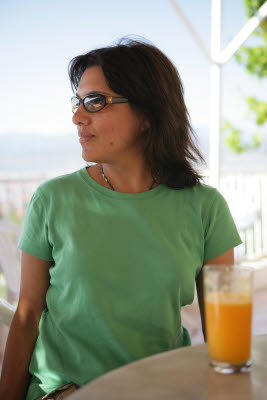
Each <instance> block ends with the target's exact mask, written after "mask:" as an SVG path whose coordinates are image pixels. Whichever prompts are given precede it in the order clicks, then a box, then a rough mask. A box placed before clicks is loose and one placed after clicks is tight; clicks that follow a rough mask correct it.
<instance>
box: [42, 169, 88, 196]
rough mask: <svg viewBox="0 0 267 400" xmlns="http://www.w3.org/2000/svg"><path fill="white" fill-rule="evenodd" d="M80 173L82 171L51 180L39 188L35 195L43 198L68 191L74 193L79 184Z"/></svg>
mask: <svg viewBox="0 0 267 400" xmlns="http://www.w3.org/2000/svg"><path fill="white" fill-rule="evenodd" d="M80 172H81V170H77V171H74V172H72V173H69V174H65V175H60V176H56V177H54V178H52V179H49V180H47V181H45V182H43V183H41V184H40V185H39V186H38V188H37V190H36V192H35V194H36V195H37V196H41V197H43V196H47V195H49V194H52V193H58V192H61V191H66V190H68V191H69V192H72V191H73V189H75V187H76V186H77V185H78V184H79V179H80V178H79V176H80Z"/></svg>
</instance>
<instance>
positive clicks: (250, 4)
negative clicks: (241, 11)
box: [245, 0, 265, 18]
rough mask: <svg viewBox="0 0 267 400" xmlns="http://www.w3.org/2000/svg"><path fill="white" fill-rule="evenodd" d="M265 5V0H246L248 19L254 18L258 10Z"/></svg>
mask: <svg viewBox="0 0 267 400" xmlns="http://www.w3.org/2000/svg"><path fill="white" fill-rule="evenodd" d="M264 3H265V0H245V6H246V15H247V17H248V18H251V17H253V15H255V14H256V12H257V11H258V9H259V8H260V7H261V6H262V5H263V4H264Z"/></svg>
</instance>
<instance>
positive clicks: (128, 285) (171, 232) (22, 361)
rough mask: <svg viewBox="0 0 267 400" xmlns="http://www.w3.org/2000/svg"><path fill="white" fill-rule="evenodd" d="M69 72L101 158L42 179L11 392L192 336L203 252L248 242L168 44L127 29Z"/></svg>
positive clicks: (86, 155) (90, 146) (38, 393)
mask: <svg viewBox="0 0 267 400" xmlns="http://www.w3.org/2000/svg"><path fill="white" fill-rule="evenodd" d="M69 75H70V80H71V84H72V87H73V89H74V90H75V96H74V97H73V98H72V110H73V113H74V114H73V123H74V124H75V125H77V129H78V136H79V140H80V143H81V146H82V156H83V159H84V160H86V161H88V162H89V161H90V162H92V163H94V165H93V166H91V167H87V168H82V169H80V170H79V171H76V172H74V173H72V174H68V175H64V176H61V177H57V178H55V179H52V180H49V181H47V182H45V183H43V184H42V185H40V186H39V188H38V189H37V190H36V192H35V193H34V195H33V197H32V199H31V202H30V205H29V206H28V209H27V214H26V217H25V221H24V227H23V232H22V235H21V238H20V242H19V248H20V249H21V250H22V275H21V290H20V299H19V304H18V307H17V311H16V314H15V316H14V319H13V322H12V325H11V328H10V333H9V337H8V342H7V348H6V354H5V359H4V366H3V376H2V383H1V385H2V393H3V392H4V390H5V393H8V395H9V397H8V398H9V399H10V400H11V399H13V398H14V399H18V398H21V399H22V398H24V397H23V396H25V395H26V394H27V396H26V400H33V399H36V398H52V397H51V396H52V394H51V396H50V395H47V397H45V396H46V394H48V393H50V392H52V393H54V395H57V393H59V391H60V390H61V391H64V390H65V393H66V395H67V394H68V393H69V391H72V390H75V389H77V388H78V387H80V386H83V385H84V384H86V383H87V382H89V381H91V380H92V379H94V378H96V377H98V376H100V375H102V374H104V373H105V372H107V371H109V370H111V369H113V368H116V367H119V366H122V365H124V364H127V363H130V362H132V361H134V360H137V359H140V358H143V357H147V356H150V355H152V354H155V353H159V352H161V351H166V350H171V349H174V348H177V347H181V346H186V345H190V343H191V341H190V336H189V333H188V331H187V330H186V328H184V327H183V326H182V325H181V318H180V310H181V307H182V306H183V305H185V304H190V303H191V302H192V301H193V298H194V285H195V281H196V283H197V289H198V298H199V305H200V310H201V314H202V316H203V293H202V266H203V264H204V263H206V264H208V263H216V264H222V263H233V261H234V251H233V248H234V247H235V246H237V245H238V244H240V243H241V240H240V237H239V235H238V232H237V230H236V227H235V224H234V222H233V219H232V216H231V214H230V212H229V209H228V206H227V204H226V202H225V200H224V198H223V197H222V195H221V194H220V193H219V192H218V191H217V190H216V189H214V188H212V187H210V186H207V185H205V184H202V183H200V181H201V176H200V175H199V173H198V172H197V171H196V170H195V167H194V164H196V163H197V162H201V161H203V158H202V156H201V154H200V152H199V150H198V149H197V147H196V146H195V145H194V142H193V140H192V134H193V132H192V128H191V126H190V122H189V118H188V112H187V109H186V106H185V103H184V99H183V89H182V84H181V81H180V77H179V74H178V72H177V70H176V69H175V67H174V66H173V64H172V63H171V62H170V60H169V59H168V58H167V57H166V56H165V55H164V54H163V53H162V52H161V51H160V50H159V49H157V48H156V47H154V46H153V45H151V44H148V43H145V42H141V41H133V40H127V39H126V40H124V39H122V40H121V41H120V42H119V43H118V44H117V45H115V46H111V47H107V48H102V49H96V50H93V51H90V52H89V53H87V54H84V55H81V56H78V57H75V58H74V59H73V60H72V61H71V63H70V68H69ZM202 320H203V318H202ZM202 322H204V321H202ZM203 332H204V337H205V326H204V324H203ZM14 348H15V349H16V352H15V353H13V352H12V350H13V349H14ZM14 364H16V365H19V370H17V373H16V377H15V378H13V377H12V373H11V370H12V366H13V365H14ZM13 381H14V384H13V385H12V382H13ZM62 386H63V388H62ZM60 387H61V389H58V388H60ZM57 389H58V391H56V390H57ZM19 393H22V394H23V395H21V397H19ZM42 396H43V397H42Z"/></svg>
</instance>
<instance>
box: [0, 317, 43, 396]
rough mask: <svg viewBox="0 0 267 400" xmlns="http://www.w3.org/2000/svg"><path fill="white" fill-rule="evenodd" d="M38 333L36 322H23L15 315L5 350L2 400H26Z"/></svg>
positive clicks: (0, 385) (1, 387) (0, 383)
mask: <svg viewBox="0 0 267 400" xmlns="http://www.w3.org/2000/svg"><path fill="white" fill-rule="evenodd" d="M38 333H39V332H38V327H37V326H36V323H34V321H32V320H30V319H29V320H28V321H22V319H21V318H20V316H19V314H18V313H17V312H16V313H15V315H14V318H13V320H12V323H11V326H10V330H9V335H8V338H7V343H6V348H5V354H4V360H3V367H2V372H1V381H0V400H6V399H8V400H25V398H26V394H27V389H28V385H29V380H30V374H29V364H30V361H31V356H32V352H33V350H34V346H35V343H36V340H37V337H38Z"/></svg>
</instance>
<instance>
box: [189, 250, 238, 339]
mask: <svg viewBox="0 0 267 400" xmlns="http://www.w3.org/2000/svg"><path fill="white" fill-rule="evenodd" d="M206 264H234V249H231V250H228V251H226V253H223V254H221V255H220V256H218V257H215V258H212V259H211V260H208V261H206V262H205V263H204V264H203V266H204V265H206ZM203 266H202V268H201V271H200V273H199V274H198V277H197V279H196V288H197V297H198V304H199V311H200V316H201V322H202V331H203V336H204V341H205V342H206V328H205V318H204V287H203Z"/></svg>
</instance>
